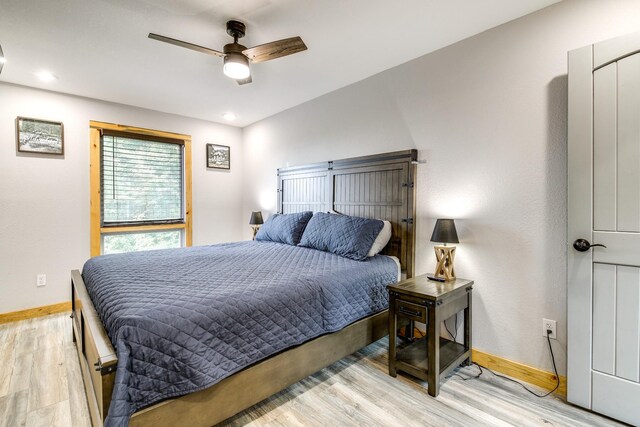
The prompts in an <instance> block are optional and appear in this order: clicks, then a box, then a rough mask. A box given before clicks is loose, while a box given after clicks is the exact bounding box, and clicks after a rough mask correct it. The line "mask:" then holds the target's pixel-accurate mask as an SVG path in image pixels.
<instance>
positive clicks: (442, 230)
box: [431, 219, 460, 280]
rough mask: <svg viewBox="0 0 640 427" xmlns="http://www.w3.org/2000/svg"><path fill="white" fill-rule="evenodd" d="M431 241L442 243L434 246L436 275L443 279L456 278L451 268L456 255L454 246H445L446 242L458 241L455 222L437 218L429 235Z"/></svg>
mask: <svg viewBox="0 0 640 427" xmlns="http://www.w3.org/2000/svg"><path fill="white" fill-rule="evenodd" d="M431 241H432V242H437V243H442V244H443V246H434V248H433V249H434V250H435V251H436V261H437V262H438V265H437V266H436V273H435V275H436V277H442V278H444V279H445V280H454V279H455V278H456V273H455V270H454V269H453V259H454V258H455V255H456V247H455V246H447V243H460V242H459V241H458V233H457V232H456V224H455V223H454V222H453V220H452V219H438V220H437V221H436V226H435V227H434V229H433V234H432V235H431Z"/></svg>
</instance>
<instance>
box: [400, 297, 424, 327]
mask: <svg viewBox="0 0 640 427" xmlns="http://www.w3.org/2000/svg"><path fill="white" fill-rule="evenodd" d="M396 313H397V314H398V316H402V317H406V318H407V319H411V320H415V321H416V322H422V323H426V322H427V308H426V307H424V306H421V305H417V304H412V303H410V302H407V301H401V300H396Z"/></svg>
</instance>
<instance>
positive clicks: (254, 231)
mask: <svg viewBox="0 0 640 427" xmlns="http://www.w3.org/2000/svg"><path fill="white" fill-rule="evenodd" d="M251 228H252V229H253V240H256V234H258V230H259V229H260V226H259V225H252V226H251Z"/></svg>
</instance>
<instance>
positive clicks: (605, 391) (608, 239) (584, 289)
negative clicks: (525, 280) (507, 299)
mask: <svg viewBox="0 0 640 427" xmlns="http://www.w3.org/2000/svg"><path fill="white" fill-rule="evenodd" d="M639 52H640V34H635V35H630V36H625V37H621V38H618V39H614V40H609V41H606V42H603V43H598V44H595V45H593V46H587V47H585V48H582V49H578V50H575V51H572V52H570V53H569V230H568V238H569V247H568V288H567V305H568V355H567V356H568V366H567V371H568V372H567V376H568V384H567V386H568V389H567V398H568V400H569V402H571V403H574V404H577V405H580V406H583V407H585V408H589V409H592V410H594V411H596V412H600V413H602V414H605V415H608V416H610V417H613V418H616V419H619V420H622V421H625V422H628V423H631V424H634V425H640V53H639ZM578 239H585V241H588V242H590V243H591V244H602V245H604V246H606V248H605V247H601V246H596V247H592V248H588V244H586V243H585V241H580V242H578V244H576V246H577V247H578V249H580V250H578V249H575V247H574V242H575V241H576V240H578ZM580 243H582V245H580ZM581 250H584V251H581Z"/></svg>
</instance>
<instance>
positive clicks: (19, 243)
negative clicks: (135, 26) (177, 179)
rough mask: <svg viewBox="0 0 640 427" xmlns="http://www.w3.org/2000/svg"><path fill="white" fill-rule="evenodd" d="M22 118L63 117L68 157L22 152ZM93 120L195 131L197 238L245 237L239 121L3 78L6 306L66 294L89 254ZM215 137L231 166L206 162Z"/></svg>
mask: <svg viewBox="0 0 640 427" xmlns="http://www.w3.org/2000/svg"><path fill="white" fill-rule="evenodd" d="M159 96H160V95H159ZM17 116H25V117H34V118H42V119H50V120H55V121H62V122H64V138H65V141H64V143H65V147H64V151H65V154H64V158H60V157H51V156H41V155H40V156H39V155H28V154H23V153H20V154H18V153H17V152H16V143H15V138H16V136H15V119H16V117H17ZM90 120H98V121H104V122H111V123H119V124H123V125H131V126H138V127H144V128H152V129H159V130H164V131H170V132H177V133H183V134H188V135H191V136H192V153H193V193H192V199H193V244H194V245H204V244H210V243H218V242H226V241H235V240H240V239H241V237H242V234H243V231H244V229H245V228H248V227H247V225H246V222H247V221H248V219H247V221H244V220H243V219H242V218H240V217H239V216H238V213H239V212H241V210H242V178H243V167H242V160H241V159H242V144H241V130H240V129H238V128H235V127H231V126H226V125H221V124H217V123H211V122H206V121H202V120H195V119H190V118H186V117H181V116H175V115H170V114H164V113H159V112H155V111H151V110H144V109H140V108H134V107H128V106H125V105H119V104H113V103H107V102H101V101H96V100H91V99H86V98H79V97H74V96H68V95H62V94H57V93H53V92H47V91H42V90H37V89H31V88H26V87H22V86H15V85H9V84H2V83H0V313H5V312H10V311H14V310H21V309H26V308H31V307H38V306H43V305H48V304H54V303H58V302H63V301H68V300H69V294H70V290H69V289H70V287H69V286H70V285H69V278H70V271H71V270H72V269H81V268H82V265H83V264H84V262H85V261H86V260H87V259H88V258H89V121H90ZM212 142H215V143H219V144H223V145H229V146H231V162H232V164H231V170H230V171H228V172H227V171H218V170H211V169H207V168H206V162H205V144H206V143H212ZM247 218H248V217H247ZM38 273H46V275H47V285H46V286H45V287H43V288H36V286H35V285H36V274H38Z"/></svg>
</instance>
